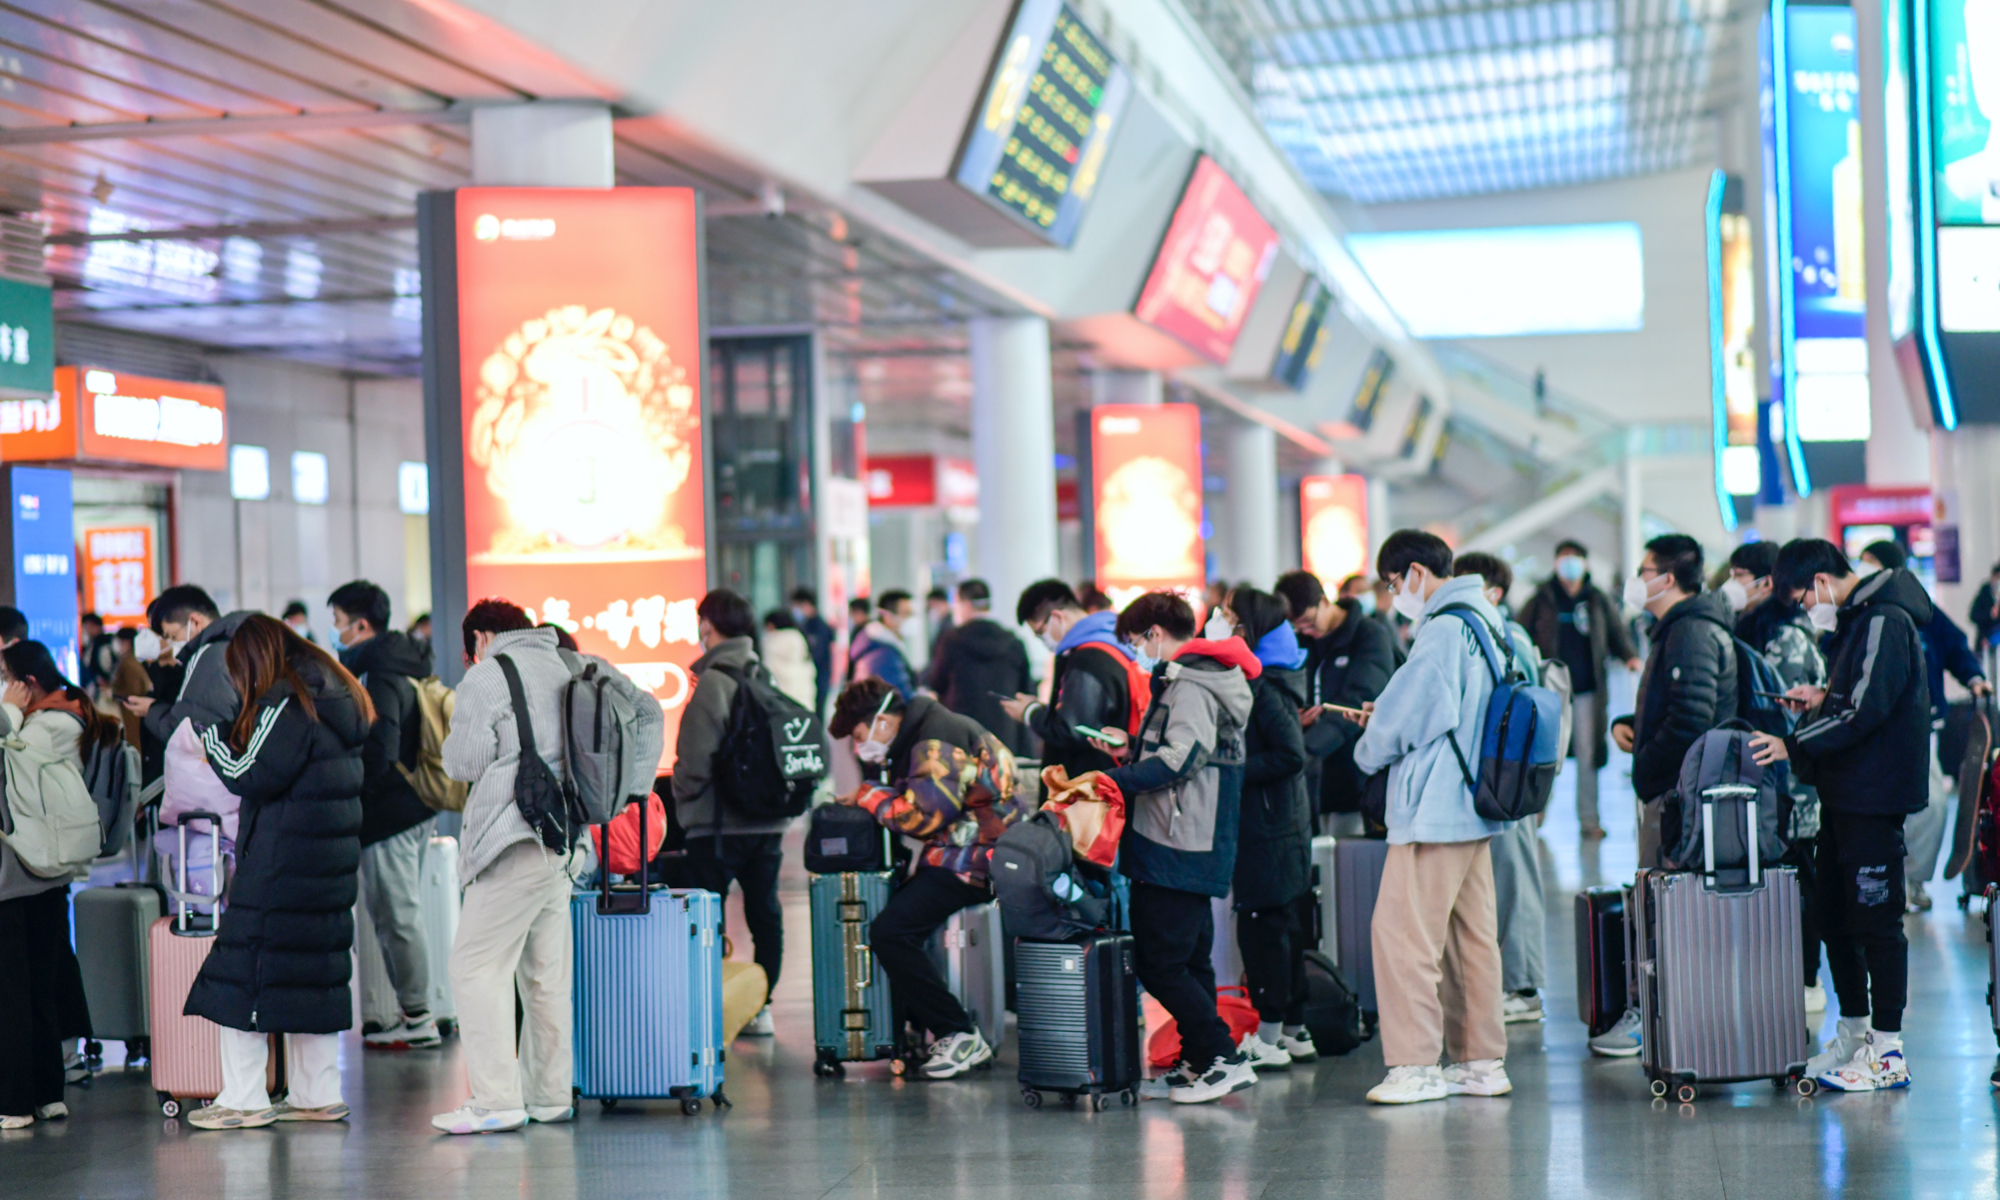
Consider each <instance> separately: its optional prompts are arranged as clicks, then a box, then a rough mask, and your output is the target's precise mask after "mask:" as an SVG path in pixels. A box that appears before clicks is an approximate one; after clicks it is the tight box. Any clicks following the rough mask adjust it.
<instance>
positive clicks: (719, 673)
mask: <svg viewBox="0 0 2000 1200" xmlns="http://www.w3.org/2000/svg"><path fill="white" fill-rule="evenodd" d="M695 615H696V617H697V618H698V619H699V622H700V625H699V628H700V631H701V646H702V656H701V657H700V658H698V659H696V660H695V661H694V668H693V674H694V679H695V684H694V694H693V695H692V696H690V697H689V698H688V702H687V707H686V708H685V709H683V710H682V712H681V726H680V733H679V735H678V737H677V740H676V741H675V742H674V774H673V788H674V814H675V821H676V824H677V825H678V827H679V828H681V829H682V830H685V831H686V833H687V854H686V856H685V857H683V858H680V859H678V860H670V862H669V865H668V867H667V870H666V872H665V874H666V877H667V881H668V882H669V883H670V884H672V885H673V886H674V887H685V888H701V889H703V890H704V891H710V892H714V893H715V894H717V895H719V896H724V897H726V896H728V895H729V883H730V881H731V880H732V879H733V880H735V881H736V884H737V886H739V887H741V888H742V889H743V923H744V924H745V925H748V926H749V927H750V941H751V943H752V945H753V946H754V948H755V952H754V955H753V957H754V958H755V959H756V961H757V965H758V966H760V967H762V968H764V979H765V981H766V982H767V983H768V984H769V986H770V988H772V989H775V988H776V987H777V986H778V970H779V968H781V967H782V966H783V965H784V961H785V913H784V909H783V908H782V907H781V906H780V905H779V903H778V869H779V868H780V867H781V866H783V865H784V850H783V848H782V846H781V843H782V842H783V841H784V837H785V828H786V827H787V826H788V825H790V824H791V822H790V821H782V820H781V821H768V820H766V821H758V820H752V819H750V818H747V817H745V816H744V815H743V814H741V813H739V812H736V811H735V810H734V809H732V808H730V807H729V806H728V805H726V804H724V803H723V802H722V799H721V797H720V796H718V795H717V794H716V790H715V782H714V780H715V755H716V753H717V752H718V751H719V750H720V749H721V748H722V739H723V735H724V734H726V733H727V732H728V730H729V710H730V708H731V706H733V705H734V704H735V702H736V692H737V689H738V687H739V684H738V679H739V678H741V677H743V676H747V675H749V674H751V673H753V672H754V673H756V674H758V675H760V676H763V677H764V678H765V679H767V680H768V679H769V678H770V675H769V672H767V671H766V670H765V669H764V666H763V664H762V663H760V662H759V661H758V659H757V643H756V642H755V641H754V640H753V639H752V635H753V634H755V632H756V629H757V625H756V618H755V617H754V616H752V615H751V610H750V601H748V600H746V599H744V598H743V596H741V595H740V594H738V593H736V592H733V591H731V590H730V589H728V588H717V589H716V590H714V591H712V592H710V593H709V594H708V595H706V596H703V597H702V598H701V603H700V605H698V606H697V607H696V608H695ZM743 1032H744V1033H745V1034H747V1035H750V1036H753V1037H769V1036H771V1035H772V1033H773V1032H775V1031H774V1030H773V1029H772V1026H771V1005H770V992H769V991H766V992H765V1003H764V1007H763V1008H762V1009H760V1010H759V1011H758V1013H757V1015H756V1016H755V1017H753V1018H752V1019H751V1021H750V1024H748V1025H746V1026H745V1027H744V1029H743Z"/></svg>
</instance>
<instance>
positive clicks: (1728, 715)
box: [1613, 592, 1736, 827]
mask: <svg viewBox="0 0 2000 1200" xmlns="http://www.w3.org/2000/svg"><path fill="white" fill-rule="evenodd" d="M1734 630H1735V614H1734V613H1732V612H1730V611H1729V600H1728V598H1727V597H1725V596H1723V594H1722V593H1721V592H1703V593H1701V594H1700V595H1698V596H1689V597H1688V598H1687V599H1685V600H1683V601H1681V602H1680V603H1679V604H1676V605H1674V606H1673V607H1672V608H1670V609H1668V610H1667V612H1666V615H1665V616H1662V617H1661V618H1660V619H1659V623H1658V624H1656V625H1654V626H1653V639H1652V640H1653V650H1652V653H1651V654H1650V655H1648V656H1647V658H1646V670H1645V673H1644V674H1642V675H1641V676H1640V677H1639V701H1638V712H1636V713H1633V714H1631V715H1628V716H1623V717H1619V718H1618V720H1617V721H1614V722H1613V724H1627V725H1630V726H1632V790H1633V791H1635V792H1637V793H1638V794H1639V798H1640V799H1641V800H1653V799H1656V798H1658V797H1660V796H1664V795H1666V794H1667V793H1668V792H1671V791H1673V790H1674V789H1675V788H1676V787H1677V786H1679V784H1680V780H1681V760H1682V759H1683V758H1686V757H1687V752H1688V747H1690V746H1692V745H1694V744H1695V742H1697V741H1699V740H1700V738H1701V735H1702V734H1704V733H1707V732H1708V731H1709V730H1711V729H1714V728H1715V727H1716V726H1718V725H1720V724H1722V723H1723V722H1724V721H1729V720H1733V719H1735V717H1736V641H1735V633H1734ZM1667 815H1668V816H1669V817H1671V816H1672V814H1667ZM1670 827H1671V826H1670Z"/></svg>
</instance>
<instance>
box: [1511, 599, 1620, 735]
mask: <svg viewBox="0 0 2000 1200" xmlns="http://www.w3.org/2000/svg"><path fill="white" fill-rule="evenodd" d="M1561 595H1562V580H1560V579H1558V578H1556V577H1555V576H1553V575H1551V576H1549V577H1548V578H1547V579H1545V580H1543V581H1542V586H1540V587H1538V588H1536V589H1535V594H1534V595H1533V596H1531V597H1529V599H1528V602H1527V603H1526V604H1525V605H1523V606H1522V607H1521V625H1522V627H1523V628H1525V629H1526V630H1527V631H1528V632H1529V634H1530V635H1532V636H1533V638H1534V639H1535V649H1536V650H1537V651H1539V652H1540V653H1541V656H1542V659H1543V660H1544V661H1547V660H1548V659H1551V658H1559V657H1561V650H1562V604H1561V601H1560V599H1559V597H1560V596H1561ZM1575 603H1576V605H1577V607H1579V608H1580V609H1582V611H1583V614H1584V617H1583V620H1584V623H1585V624H1587V625H1588V626H1589V627H1590V631H1589V638H1590V656H1591V664H1592V666H1593V667H1594V668H1595V669H1594V670H1593V671H1592V672H1591V674H1592V677H1593V678H1595V679H1596V680H1597V689H1596V690H1597V691H1598V692H1600V693H1601V692H1604V691H1606V690H1608V688H1607V687H1606V684H1605V681H1604V680H1605V663H1606V662H1607V661H1609V660H1612V659H1616V660H1617V661H1619V662H1625V661H1626V660H1628V659H1631V658H1636V657H1637V656H1638V653H1639V651H1638V649H1637V648H1636V647H1634V646H1633V645H1632V635H1631V633H1630V632H1628V631H1627V629H1626V626H1625V617H1624V614H1623V613H1621V612H1619V610H1618V602H1617V601H1616V600H1613V599H1612V598H1611V597H1610V596H1608V595H1606V594H1605V593H1604V591H1603V589H1601V588H1599V587H1598V586H1597V585H1596V584H1595V583H1593V582H1591V578H1590V576H1589V575H1588V574H1586V575H1584V577H1583V586H1582V588H1581V589H1579V590H1578V592H1577V595H1576V601H1575ZM1592 711H1593V712H1595V713H1596V714H1597V733H1596V737H1595V740H1594V741H1593V742H1592V743H1591V744H1592V745H1595V746H1596V747H1597V762H1596V764H1595V765H1596V766H1599V767H1602V766H1603V765H1604V764H1605V763H1606V762H1608V761H1610V756H1611V749H1610V746H1611V744H1610V743H1609V742H1608V741H1606V740H1605V737H1604V725H1605V714H1604V706H1603V705H1602V704H1599V705H1597V706H1596V707H1595V708H1593V709H1592Z"/></svg>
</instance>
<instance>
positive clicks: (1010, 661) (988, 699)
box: [924, 579, 1035, 754]
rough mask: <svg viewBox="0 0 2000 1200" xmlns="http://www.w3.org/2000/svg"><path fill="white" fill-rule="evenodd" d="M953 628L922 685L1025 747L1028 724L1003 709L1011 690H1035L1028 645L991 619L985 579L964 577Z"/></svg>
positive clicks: (1013, 745) (1016, 747) (1011, 745)
mask: <svg viewBox="0 0 2000 1200" xmlns="http://www.w3.org/2000/svg"><path fill="white" fill-rule="evenodd" d="M951 622H952V623H951V628H950V629H948V630H946V631H945V634H944V636H943V637H941V638H939V639H938V643H937V647H936V650H935V651H934V653H933V656H932V658H931V664H930V667H929V668H928V669H926V670H925V672H924V686H926V687H928V688H930V689H931V691H933V692H935V693H937V698H938V699H939V700H942V701H943V702H944V706H945V707H946V708H948V709H950V710H951V711H953V712H955V713H963V714H965V715H966V716H968V717H971V718H972V719H973V720H975V721H977V722H979V723H980V724H981V725H982V726H984V727H985V728H986V730H987V731H988V732H990V733H991V734H993V736H994V737H997V738H999V739H1000V740H1001V741H1002V742H1004V743H1006V745H1007V748H1008V749H1009V750H1012V751H1013V752H1014V753H1016V754H1021V753H1025V752H1026V751H1027V749H1028V737H1027V732H1028V731H1027V730H1026V729H1025V728H1023V727H1022V725H1021V721H1020V718H1019V717H1016V716H1015V715H1014V714H1012V713H1011V712H1008V711H1007V707H1006V703H1007V701H1008V700H1010V699H1012V698H1013V697H1015V696H1019V695H1024V694H1027V693H1030V692H1032V691H1034V688H1035V677H1034V674H1033V673H1032V672H1031V671H1029V669H1028V648H1027V647H1026V646H1023V645H1022V644H1021V639H1020V638H1019V637H1017V636H1015V634H1014V631H1013V630H1011V629H1008V628H1007V627H1006V626H1004V625H1001V624H1000V623H999V622H998V621H995V620H994V619H993V589H992V588H990V587H988V586H987V584H986V581H985V580H984V579H965V580H961V581H960V582H959V585H958V595H957V596H956V597H954V598H953V600H952V602H951Z"/></svg>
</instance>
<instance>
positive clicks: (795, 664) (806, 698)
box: [759, 629, 819, 708]
mask: <svg viewBox="0 0 2000 1200" xmlns="http://www.w3.org/2000/svg"><path fill="white" fill-rule="evenodd" d="M759 657H760V658H761V659H762V660H763V663H764V667H765V669H766V670H768V671H770V672H771V681H772V682H774V683H776V684H777V685H778V690H779V691H781V692H783V693H785V695H787V696H790V697H791V698H792V699H794V700H796V701H798V702H799V703H800V704H803V705H805V706H806V707H807V708H811V707H812V706H813V702H814V700H815V699H817V695H818V691H819V670H818V668H816V667H814V666H813V660H812V648H811V647H809V646H807V645H806V635H805V634H803V633H800V632H799V631H798V630H796V629H767V630H765V631H764V652H763V654H761V655H760V656H759Z"/></svg>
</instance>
